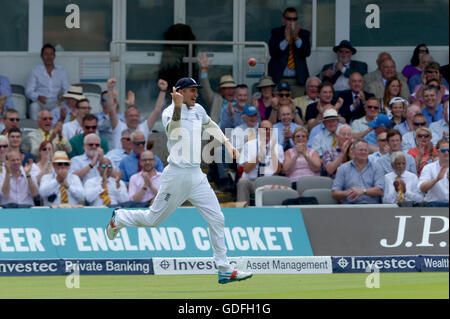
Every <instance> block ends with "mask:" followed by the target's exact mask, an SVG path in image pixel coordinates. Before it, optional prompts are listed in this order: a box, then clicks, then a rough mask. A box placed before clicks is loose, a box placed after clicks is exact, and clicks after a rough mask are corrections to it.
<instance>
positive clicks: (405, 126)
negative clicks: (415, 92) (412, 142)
mask: <svg viewBox="0 0 450 319" xmlns="http://www.w3.org/2000/svg"><path fill="white" fill-rule="evenodd" d="M420 112H421V109H420V105H419V104H418V103H416V102H415V103H411V104H410V105H409V106H408V107H407V108H406V119H405V121H404V122H402V123H401V124H397V125H395V126H394V129H396V130H398V131H399V132H400V133H401V134H402V135H405V134H406V133H408V132H411V131H414V129H415V126H414V116H415V115H416V114H420Z"/></svg>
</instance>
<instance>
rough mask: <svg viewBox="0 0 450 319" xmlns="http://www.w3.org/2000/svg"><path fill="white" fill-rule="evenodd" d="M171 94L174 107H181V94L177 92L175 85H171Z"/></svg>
mask: <svg viewBox="0 0 450 319" xmlns="http://www.w3.org/2000/svg"><path fill="white" fill-rule="evenodd" d="M171 95H172V100H173V103H174V104H175V107H178V108H181V105H183V94H181V93H178V92H177V91H176V90H175V87H173V89H172V94H171Z"/></svg>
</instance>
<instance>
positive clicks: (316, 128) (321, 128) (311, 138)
mask: <svg viewBox="0 0 450 319" xmlns="http://www.w3.org/2000/svg"><path fill="white" fill-rule="evenodd" d="M330 109H334V105H332V104H327V105H325V106H324V107H323V112H326V111H327V110H330ZM322 117H323V116H322ZM338 119H339V124H338V127H339V126H341V125H342V124H341V123H345V119H344V118H343V117H341V116H339V115H338ZM325 131H326V127H325V125H323V121H321V122H320V123H319V124H318V125H316V126H314V127H313V129H312V130H311V131H310V132H309V139H308V144H307V146H308V147H312V142H313V141H314V138H315V137H316V135H317V134H319V133H320V132H323V133H326V132H325Z"/></svg>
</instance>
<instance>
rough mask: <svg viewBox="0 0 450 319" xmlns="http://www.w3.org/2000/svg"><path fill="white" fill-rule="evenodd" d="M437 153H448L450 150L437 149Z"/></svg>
mask: <svg viewBox="0 0 450 319" xmlns="http://www.w3.org/2000/svg"><path fill="white" fill-rule="evenodd" d="M439 151H440V152H441V153H444V154H445V153H448V152H449V151H450V149H448V148H441V149H439Z"/></svg>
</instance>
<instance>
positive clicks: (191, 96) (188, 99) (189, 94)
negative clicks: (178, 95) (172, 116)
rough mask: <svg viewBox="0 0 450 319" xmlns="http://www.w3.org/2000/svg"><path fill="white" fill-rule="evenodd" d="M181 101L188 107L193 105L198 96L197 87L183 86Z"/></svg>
mask: <svg viewBox="0 0 450 319" xmlns="http://www.w3.org/2000/svg"><path fill="white" fill-rule="evenodd" d="M182 94H183V103H184V104H186V105H187V106H188V107H193V106H194V105H195V101H196V100H197V97H198V88H185V89H183V90H182Z"/></svg>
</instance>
